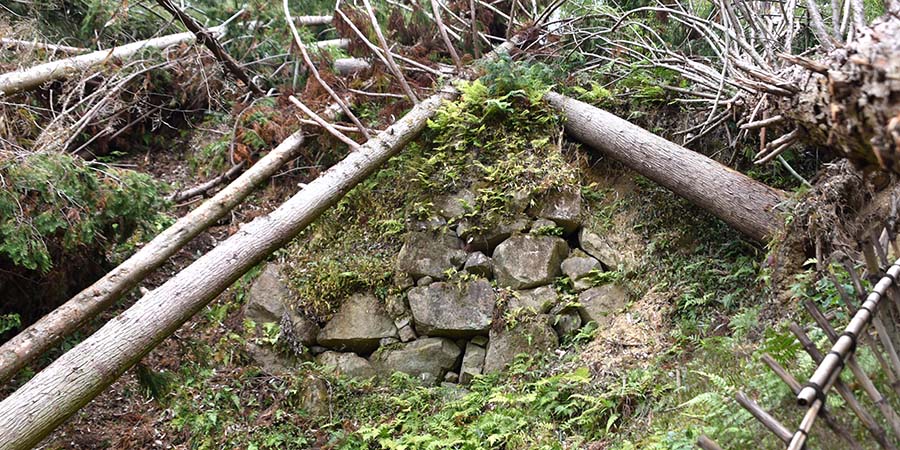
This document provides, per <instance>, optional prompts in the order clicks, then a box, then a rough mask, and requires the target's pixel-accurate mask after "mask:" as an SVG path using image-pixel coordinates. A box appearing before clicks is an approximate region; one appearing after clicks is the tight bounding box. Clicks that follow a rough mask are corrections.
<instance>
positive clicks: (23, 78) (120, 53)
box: [0, 26, 225, 97]
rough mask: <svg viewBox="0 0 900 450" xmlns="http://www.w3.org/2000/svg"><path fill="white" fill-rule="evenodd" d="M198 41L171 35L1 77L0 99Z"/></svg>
mask: <svg viewBox="0 0 900 450" xmlns="http://www.w3.org/2000/svg"><path fill="white" fill-rule="evenodd" d="M207 31H208V32H209V33H210V34H211V35H213V36H219V35H221V34H222V33H224V31H225V28H224V26H218V27H213V28H209V29H208V30H207ZM195 39H196V38H195V36H194V33H191V32H186V33H178V34H170V35H168V36H161V37H158V38H153V39H147V40H145V41H138V42H133V43H131V44H127V45H122V46H119V47H113V48H111V49H108V50H98V51H96V52H91V53H87V54H84V55H78V56H73V57H71V58H65V59H60V60H57V61H52V62H48V63H44V64H39V65H37V66H34V67H29V68H27V69H22V70H17V71H15V72H9V73H5V74H2V75H0V97H3V96H7V95H12V94H16V93H19V92H23V91H28V90H31V89H36V88H38V87H39V86H41V85H42V84H44V83H46V82H48V81H54V80H59V79H63V78H65V77H67V76H69V75H71V74H73V73H76V72H80V71H83V70H87V69H90V68H91V67H95V66H98V65H100V64H102V63H104V62H106V61H108V60H111V59H115V58H130V57H131V56H134V55H135V54H136V53H138V52H140V51H141V50H143V49H146V48H156V49H162V48H166V47H169V46H172V45H177V44H181V43H184V42H193V41H194V40H195Z"/></svg>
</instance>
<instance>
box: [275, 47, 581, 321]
mask: <svg viewBox="0 0 900 450" xmlns="http://www.w3.org/2000/svg"><path fill="white" fill-rule="evenodd" d="M486 70H487V71H488V72H487V74H486V75H485V76H484V77H483V78H484V79H486V80H487V81H485V82H482V81H475V82H471V83H469V82H466V83H461V84H460V85H459V86H458V88H459V90H460V92H461V96H460V98H459V100H458V101H455V102H447V103H445V104H444V105H443V107H442V108H441V109H440V111H439V112H438V113H437V114H436V115H435V117H434V119H433V120H431V121H430V122H429V124H428V130H426V132H425V133H424V135H423V136H422V137H421V138H420V139H419V140H418V141H417V142H414V143H412V144H410V145H408V146H407V148H406V149H405V150H404V152H403V153H401V154H400V155H399V156H397V157H395V158H393V159H391V160H390V161H389V162H388V163H387V164H386V165H385V166H384V168H383V169H381V170H380V171H379V172H378V173H376V174H375V175H373V176H371V177H369V178H368V179H367V180H365V181H363V182H362V183H361V184H360V185H359V186H357V187H356V188H354V189H353V190H352V191H350V192H349V193H348V194H347V196H346V197H345V198H344V199H342V200H341V201H340V202H339V203H338V205H337V206H336V207H335V208H333V209H332V210H330V211H329V212H327V213H326V214H325V215H323V216H322V217H321V218H320V219H319V220H318V221H317V222H316V223H314V224H313V225H312V226H311V227H309V229H307V230H306V232H304V234H303V235H302V236H301V237H300V238H299V239H298V240H297V241H295V243H294V244H293V245H292V246H291V247H290V248H289V249H288V251H287V253H288V255H289V258H288V261H289V266H290V267H289V268H288V275H289V278H290V279H291V282H292V286H293V287H294V290H295V291H297V292H298V294H299V297H300V299H301V305H299V306H300V309H302V310H305V311H306V312H307V313H308V314H309V315H312V316H316V317H319V318H324V317H327V315H328V314H329V313H330V312H331V311H333V310H334V309H335V308H336V307H337V305H338V304H339V302H340V300H342V299H343V298H346V297H347V296H348V295H349V294H351V293H353V292H356V291H359V290H375V291H376V292H377V293H380V294H381V295H382V296H386V295H388V294H390V293H391V289H392V283H391V282H392V278H393V277H392V272H393V260H394V258H395V255H396V254H397V252H398V251H399V249H400V244H401V242H400V241H401V240H400V239H399V236H400V235H402V234H403V233H404V232H405V231H406V225H407V223H408V221H409V220H426V219H428V218H431V217H434V216H436V211H435V207H434V199H435V198H437V197H438V196H441V195H445V194H449V193H453V192H456V191H458V190H460V189H463V188H469V189H471V190H472V191H473V192H474V193H475V201H474V202H473V204H472V205H469V208H468V210H467V212H466V214H465V219H466V221H467V222H468V223H469V224H470V225H471V226H472V227H474V229H478V228H484V227H490V226H492V225H494V224H496V223H498V222H499V221H501V220H502V219H503V218H506V217H510V216H512V215H514V214H515V213H516V212H517V208H519V211H518V212H521V211H520V209H521V207H522V206H521V205H519V206H514V193H524V194H525V195H526V196H527V197H533V196H536V195H538V194H539V193H542V192H544V191H546V190H548V189H552V188H560V187H563V186H571V185H579V184H580V172H579V169H578V166H577V165H576V164H573V163H572V162H571V160H572V159H573V158H574V157H573V156H568V155H566V154H564V153H563V152H562V151H561V150H560V147H559V145H558V143H557V142H556V140H557V139H558V138H559V136H561V132H562V121H561V119H560V117H559V116H557V115H556V113H555V112H554V111H553V110H552V109H551V108H550V107H549V106H547V105H546V104H544V103H543V101H542V100H541V98H542V95H543V93H544V92H545V91H546V89H547V86H546V85H545V84H543V81H542V79H541V78H540V76H541V73H542V72H541V70H539V69H535V68H534V67H531V66H526V65H521V64H513V63H511V62H509V61H501V62H500V63H497V64H496V65H492V66H489V67H487V68H486ZM488 82H491V83H493V84H490V85H489V84H487V83H488ZM489 86H490V87H489ZM453 225H454V224H453V223H451V224H448V226H453Z"/></svg>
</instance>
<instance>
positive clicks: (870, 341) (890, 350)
mask: <svg viewBox="0 0 900 450" xmlns="http://www.w3.org/2000/svg"><path fill="white" fill-rule="evenodd" d="M825 273H826V275H827V276H828V279H829V280H831V283H832V284H833V285H834V288H835V289H836V290H837V291H838V296H840V297H841V301H842V302H843V303H844V306H845V307H846V308H847V311H848V312H849V313H850V315H854V314H856V311H857V309H856V305H854V304H853V302H852V301H851V300H850V295H849V294H847V291H846V290H844V286H842V285H841V283H840V282H839V281H838V279H837V278H836V277H835V276H834V274H833V273H831V271H830V270H828V271H826V272H825ZM872 324H873V325H875V330H876V331H877V332H878V337H879V340H880V341H881V345H882V347H884V349H885V353H887V354H888V358H890V360H891V362H890V363H888V361H886V360H885V359H884V356H883V355H882V354H881V351H879V349H878V346H877V345H876V343H875V339H874V338H873V337H872V335H871V334H870V333H869V332H868V330H866V331H864V332H863V334H862V336H861V337H862V338H863V341H864V342H865V343H866V345H868V346H869V348H870V349H871V350H872V354H873V355H875V359H876V360H878V364H879V365H881V367H882V369H883V370H884V373H885V374H886V375H887V377H888V380H889V381H890V383H891V387H892V388H893V389H894V392H895V393H897V394H900V384H898V383H897V376H896V375H895V373H897V371H900V358H898V357H897V352H896V350H895V349H894V345H893V343H892V342H891V340H890V338H889V337H888V336H887V334H886V331H885V332H882V329H883V327H884V324H881V320H880V319H879V318H878V317H874V318H873V320H872ZM879 324H880V325H881V327H880V328H879ZM883 333H884V334H883ZM891 365H893V367H891Z"/></svg>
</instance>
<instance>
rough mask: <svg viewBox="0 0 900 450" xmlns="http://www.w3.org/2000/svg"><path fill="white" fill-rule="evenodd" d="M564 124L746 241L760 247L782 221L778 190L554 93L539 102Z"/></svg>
mask: <svg viewBox="0 0 900 450" xmlns="http://www.w3.org/2000/svg"><path fill="white" fill-rule="evenodd" d="M544 98H545V99H546V100H547V101H549V102H550V104H551V105H553V106H554V107H555V108H556V109H558V110H559V111H561V112H562V113H563V114H564V116H565V118H566V125H565V127H566V132H567V133H568V134H569V135H570V136H572V137H574V138H575V139H577V140H578V141H581V142H582V143H584V144H586V145H588V146H589V147H591V148H593V149H594V150H597V151H599V152H601V153H603V154H604V155H607V156H609V157H611V158H613V159H616V160H618V161H620V162H622V163H623V164H625V165H626V166H628V167H629V168H631V169H632V170H634V171H635V172H637V173H639V174H641V175H643V176H645V177H647V178H649V179H651V180H653V181H655V182H656V183H659V184H660V185H662V186H664V187H666V188H668V189H669V190H671V191H672V192H674V193H675V194H677V195H679V196H681V197H684V198H685V199H687V200H689V201H690V202H692V203H694V204H695V205H697V206H699V207H701V208H703V209H704V210H706V211H709V212H710V213H712V214H714V215H715V216H716V217H718V218H720V219H722V220H723V221H725V223H727V224H728V225H730V226H732V227H734V228H735V229H737V230H739V231H741V232H742V233H744V234H746V235H747V236H749V237H750V238H752V239H754V240H756V241H759V242H766V241H767V240H768V239H769V238H771V237H772V236H773V235H774V233H775V232H776V231H778V230H779V229H781V227H782V225H783V223H784V221H783V220H782V219H781V218H780V217H779V216H778V211H777V207H778V205H779V204H780V203H782V202H784V201H785V200H786V199H787V196H786V195H785V194H784V193H783V192H782V191H780V190H777V189H773V188H771V187H769V186H766V185H765V184H763V183H760V182H758V181H755V180H752V179H750V178H749V177H747V176H746V175H743V174H741V173H740V172H737V171H735V170H732V169H730V168H728V167H726V166H724V165H722V164H719V163H718V162H716V161H713V160H712V159H710V158H707V157H706V156H703V155H701V154H699V153H696V152H693V151H691V150H688V149H686V148H684V147H682V146H680V145H678V144H675V143H673V142H670V141H667V140H666V139H663V138H661V137H659V136H657V135H655V134H653V133H651V132H649V131H647V130H644V129H643V128H640V127H638V126H637V125H634V124H632V123H630V122H628V121H626V120H623V119H621V118H619V117H617V116H615V115H613V114H610V113H608V112H606V111H603V110H602V109H599V108H596V107H593V106H591V105H588V104H587V103H584V102H581V101H578V100H575V99H571V98H568V97H566V96H564V95H560V94H557V93H555V92H549V93H547V94H546V95H545V97H544Z"/></svg>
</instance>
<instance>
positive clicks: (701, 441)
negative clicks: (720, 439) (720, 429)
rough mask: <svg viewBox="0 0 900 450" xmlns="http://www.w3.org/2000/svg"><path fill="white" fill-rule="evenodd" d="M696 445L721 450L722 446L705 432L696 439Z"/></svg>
mask: <svg viewBox="0 0 900 450" xmlns="http://www.w3.org/2000/svg"><path fill="white" fill-rule="evenodd" d="M697 447H700V448H701V449H703V450H722V447H719V444H716V441H714V440H712V439H710V438H709V437H707V436H706V435H705V434H701V435H700V438H698V439H697Z"/></svg>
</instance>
